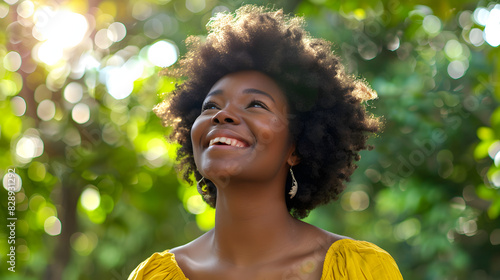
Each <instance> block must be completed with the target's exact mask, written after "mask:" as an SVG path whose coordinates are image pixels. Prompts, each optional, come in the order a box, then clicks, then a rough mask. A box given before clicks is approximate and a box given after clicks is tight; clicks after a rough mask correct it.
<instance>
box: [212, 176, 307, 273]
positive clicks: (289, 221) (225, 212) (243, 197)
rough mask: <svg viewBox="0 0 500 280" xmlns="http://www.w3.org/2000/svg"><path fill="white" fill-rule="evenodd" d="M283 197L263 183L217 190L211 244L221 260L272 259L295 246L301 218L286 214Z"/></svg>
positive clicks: (242, 262) (241, 262)
mask: <svg viewBox="0 0 500 280" xmlns="http://www.w3.org/2000/svg"><path fill="white" fill-rule="evenodd" d="M277 196H280V197H281V199H280V197H277ZM282 196H283V192H282V191H276V188H272V187H271V186H262V185H260V186H257V187H256V186H234V185H233V186H227V187H225V188H224V189H222V190H219V191H218V194H217V205H216V215H215V228H214V230H213V235H212V238H213V239H212V240H213V243H212V244H213V247H214V250H215V251H214V252H215V253H216V254H217V255H218V257H219V258H220V260H221V261H226V262H229V263H231V264H234V265H251V264H255V263H258V262H262V261H272V260H273V259H274V258H276V257H279V256H282V254H283V252H287V251H289V250H288V249H291V248H292V247H293V246H294V241H297V240H296V238H298V237H297V236H298V229H299V224H300V221H298V220H296V219H295V218H293V217H292V216H291V215H290V214H289V213H288V211H287V208H286V204H285V201H284V199H283V198H282ZM278 201H279V203H278Z"/></svg>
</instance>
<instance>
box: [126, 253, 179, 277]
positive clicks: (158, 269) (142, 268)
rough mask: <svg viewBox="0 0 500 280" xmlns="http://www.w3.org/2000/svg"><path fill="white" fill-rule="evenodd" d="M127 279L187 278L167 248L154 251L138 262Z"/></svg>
mask: <svg viewBox="0 0 500 280" xmlns="http://www.w3.org/2000/svg"><path fill="white" fill-rule="evenodd" d="M128 280H188V279H187V278H186V276H184V273H182V270H181V268H180V267H179V265H178V264H177V262H176V261H175V257H174V254H172V253H169V252H168V250H167V251H164V252H161V253H154V254H153V255H152V256H151V257H149V258H148V259H147V260H145V261H143V262H142V263H141V264H139V265H138V266H137V267H136V269H134V271H132V273H131V274H130V276H129V277H128Z"/></svg>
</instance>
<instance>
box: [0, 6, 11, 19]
mask: <svg viewBox="0 0 500 280" xmlns="http://www.w3.org/2000/svg"><path fill="white" fill-rule="evenodd" d="M8 14H9V6H7V5H5V4H4V3H0V18H5V17H6V16H7V15H8Z"/></svg>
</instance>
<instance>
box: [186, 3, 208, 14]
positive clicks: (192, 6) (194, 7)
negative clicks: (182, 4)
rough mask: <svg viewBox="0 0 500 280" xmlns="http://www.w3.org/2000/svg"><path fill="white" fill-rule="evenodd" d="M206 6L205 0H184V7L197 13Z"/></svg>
mask: <svg viewBox="0 0 500 280" xmlns="http://www.w3.org/2000/svg"><path fill="white" fill-rule="evenodd" d="M205 7H206V3H205V0H186V8H187V9H188V10H189V11H191V12H192V13H199V12H201V11H203V10H204V9H205Z"/></svg>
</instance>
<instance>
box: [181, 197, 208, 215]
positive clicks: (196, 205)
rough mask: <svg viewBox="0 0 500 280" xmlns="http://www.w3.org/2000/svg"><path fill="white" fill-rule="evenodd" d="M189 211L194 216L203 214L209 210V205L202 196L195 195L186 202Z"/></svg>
mask: <svg viewBox="0 0 500 280" xmlns="http://www.w3.org/2000/svg"><path fill="white" fill-rule="evenodd" d="M186 206H187V210H188V211H189V212H191V213H192V214H201V213H203V212H204V211H205V209H206V208H207V204H206V203H205V202H204V201H203V199H202V198H201V196H200V195H193V196H191V197H190V198H188V200H187V202H186Z"/></svg>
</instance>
